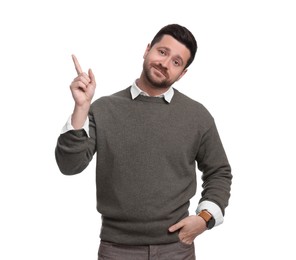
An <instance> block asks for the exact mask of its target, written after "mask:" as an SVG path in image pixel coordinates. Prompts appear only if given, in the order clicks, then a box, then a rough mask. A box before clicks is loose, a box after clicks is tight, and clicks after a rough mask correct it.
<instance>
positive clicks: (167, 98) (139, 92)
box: [130, 82, 174, 103]
mask: <svg viewBox="0 0 296 260" xmlns="http://www.w3.org/2000/svg"><path fill="white" fill-rule="evenodd" d="M130 91H131V95H132V99H135V98H136V97H137V96H139V95H143V96H149V95H148V94H147V93H146V92H145V91H143V90H141V89H140V88H139V87H138V86H137V84H136V82H134V83H133V84H132V86H131V89H130ZM173 96H174V89H173V87H170V88H169V89H168V90H167V91H166V92H165V93H162V94H161V95H158V96H156V97H163V98H164V99H165V101H166V102H168V103H171V100H172V98H173Z"/></svg>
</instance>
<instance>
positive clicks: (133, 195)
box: [55, 88, 232, 245]
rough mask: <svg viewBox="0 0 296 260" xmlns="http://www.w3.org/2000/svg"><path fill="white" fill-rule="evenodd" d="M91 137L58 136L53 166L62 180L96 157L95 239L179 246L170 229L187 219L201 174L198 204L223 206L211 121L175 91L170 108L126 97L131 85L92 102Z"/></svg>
mask: <svg viewBox="0 0 296 260" xmlns="http://www.w3.org/2000/svg"><path fill="white" fill-rule="evenodd" d="M89 120H90V124H89V127H90V138H89V137H88V136H87V134H86V132H85V131H84V130H71V131H69V132H66V133H64V134H61V135H60V137H59V138H58V142H57V146H56V151H55V155H56V161H57V164H58V166H59V168H60V170H61V172H62V173H64V174H67V175H72V174H77V173H80V172H81V171H83V170H84V169H85V168H86V167H87V165H88V164H89V162H90V161H91V159H92V157H93V155H94V154H95V153H96V157H97V164H96V186H97V210H98V211H99V212H100V213H101V215H102V229H101V239H102V240H105V241H110V242H114V243H120V244H130V245H145V244H163V243H171V242H176V241H178V234H177V232H176V233H169V232H168V228H169V227H170V226H171V225H173V224H175V223H177V222H178V221H180V220H181V219H183V218H185V217H186V216H188V208H189V200H190V199H191V198H192V197H193V196H194V195H195V192H196V166H197V167H198V169H199V170H200V171H201V173H202V181H203V191H202V196H201V199H200V202H201V201H204V200H209V201H212V202H214V203H216V204H217V205H218V206H219V207H220V208H221V210H222V212H223V214H224V210H225V208H226V206H227V205H228V200H229V197H230V186H231V179H232V175H231V170H230V165H229V163H228V160H227V157H226V155H225V152H224V149H223V146H222V143H221V141H220V138H219V135H218V132H217V129H216V126H215V122H214V119H213V118H212V116H211V115H210V113H209V112H208V111H207V110H206V109H205V108H204V106H202V105H201V104H200V103H198V102H196V101H194V100H192V99H190V98H188V97H187V96H185V95H183V94H181V93H180V92H179V91H177V90H176V89H175V94H174V96H173V99H172V101H171V103H167V102H166V101H165V100H164V99H162V98H158V97H146V96H141V95H140V96H138V97H137V98H136V99H135V100H133V99H132V98H131V94H130V88H127V89H125V90H122V91H120V92H118V93H115V94H113V95H111V96H108V97H102V98H99V99H98V100H96V101H95V102H93V104H92V106H91V110H90V113H89Z"/></svg>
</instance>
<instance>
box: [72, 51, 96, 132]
mask: <svg viewBox="0 0 296 260" xmlns="http://www.w3.org/2000/svg"><path fill="white" fill-rule="evenodd" d="M72 59H73V62H74V65H75V69H76V72H77V75H78V76H77V77H76V78H75V79H74V80H73V81H72V83H71V85H70V89H71V92H72V96H73V99H74V101H75V107H74V111H73V114H72V119H71V123H72V126H73V127H74V129H80V128H82V127H83V125H84V124H85V122H86V119H87V116H88V111H89V108H90V105H91V100H92V98H93V96H94V94H95V89H96V80H95V76H94V74H93V72H92V70H91V69H89V70H88V74H87V73H85V72H83V71H82V69H81V67H80V64H79V62H78V60H77V58H76V57H75V55H72Z"/></svg>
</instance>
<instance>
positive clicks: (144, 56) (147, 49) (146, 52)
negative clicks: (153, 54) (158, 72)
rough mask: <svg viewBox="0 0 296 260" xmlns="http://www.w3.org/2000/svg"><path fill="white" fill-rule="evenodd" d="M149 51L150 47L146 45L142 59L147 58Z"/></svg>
mask: <svg viewBox="0 0 296 260" xmlns="http://www.w3.org/2000/svg"><path fill="white" fill-rule="evenodd" d="M150 49H151V46H150V43H148V45H147V47H146V50H145V53H144V55H143V58H144V59H145V58H146V56H147V54H148V52H149V51H150Z"/></svg>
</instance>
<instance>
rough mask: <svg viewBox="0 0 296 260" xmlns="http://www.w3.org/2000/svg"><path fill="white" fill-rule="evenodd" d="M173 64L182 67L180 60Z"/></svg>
mask: <svg viewBox="0 0 296 260" xmlns="http://www.w3.org/2000/svg"><path fill="white" fill-rule="evenodd" d="M173 64H174V65H175V66H177V67H178V66H180V65H181V63H180V61H178V60H174V61H173Z"/></svg>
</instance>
